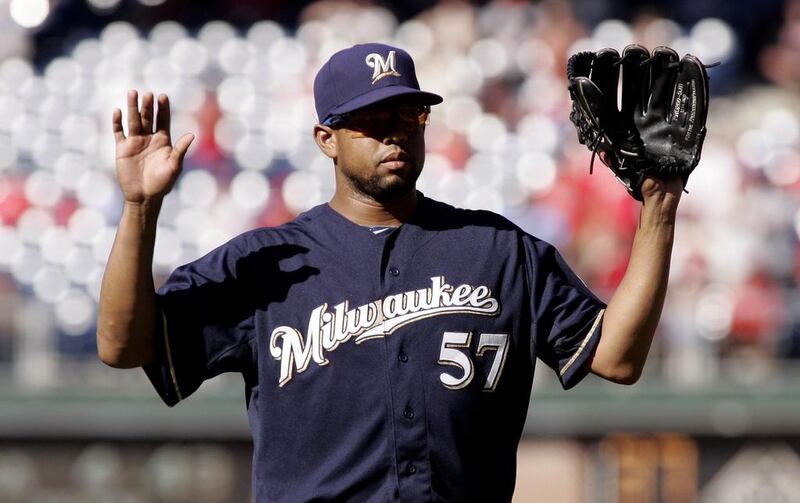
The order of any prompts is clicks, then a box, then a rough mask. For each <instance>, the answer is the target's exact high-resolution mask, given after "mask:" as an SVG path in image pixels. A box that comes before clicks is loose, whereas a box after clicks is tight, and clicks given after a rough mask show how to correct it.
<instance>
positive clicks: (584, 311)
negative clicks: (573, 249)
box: [525, 236, 606, 389]
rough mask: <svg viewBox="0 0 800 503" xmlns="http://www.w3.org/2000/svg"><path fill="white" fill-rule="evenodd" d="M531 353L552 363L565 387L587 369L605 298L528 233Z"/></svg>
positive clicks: (558, 255)
mask: <svg viewBox="0 0 800 503" xmlns="http://www.w3.org/2000/svg"><path fill="white" fill-rule="evenodd" d="M526 239H527V241H526V246H525V248H526V252H527V264H526V266H527V271H528V279H529V281H530V303H531V315H532V325H533V326H532V334H533V337H532V340H531V343H532V344H533V345H534V348H533V350H534V354H536V356H537V357H539V358H540V359H541V360H542V361H543V362H544V363H545V364H547V365H548V366H549V367H550V368H552V369H553V370H554V371H555V372H556V373H557V374H558V377H559V380H560V381H561V385H562V386H563V387H564V389H569V388H572V387H573V386H575V385H576V384H578V383H579V382H580V381H581V380H582V379H583V378H584V377H586V375H587V374H588V373H589V365H588V361H589V359H590V358H591V356H592V353H593V352H594V350H595V348H596V347H597V343H598V342H599V340H600V335H601V326H602V319H603V314H604V312H605V308H606V304H605V303H604V302H602V301H601V300H600V299H598V298H597V297H596V296H595V295H594V294H593V293H592V292H591V291H590V290H589V288H588V287H587V286H586V284H585V283H584V282H583V281H582V280H581V279H580V278H579V277H578V276H577V275H576V274H575V273H574V272H573V271H572V269H570V267H569V265H568V264H567V263H566V261H565V260H564V259H563V257H562V256H561V254H560V253H559V252H558V251H557V250H556V249H555V248H554V247H553V246H552V245H550V244H548V243H546V242H544V241H540V240H537V239H536V238H532V237H530V236H526Z"/></svg>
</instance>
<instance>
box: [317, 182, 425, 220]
mask: <svg viewBox="0 0 800 503" xmlns="http://www.w3.org/2000/svg"><path fill="white" fill-rule="evenodd" d="M329 204H330V207H331V208H333V209H334V210H335V211H337V212H338V213H339V214H341V215H342V216H344V217H345V218H346V219H348V220H350V221H351V222H353V223H356V224H358V225H363V226H366V227H373V226H376V225H385V226H388V227H397V226H399V225H401V224H403V223H404V222H407V221H408V219H409V218H411V215H413V214H414V210H415V209H416V208H417V191H416V190H411V191H410V192H408V193H406V194H404V195H402V196H400V197H399V198H397V199H393V200H391V201H376V200H375V199H372V198H371V197H369V196H366V195H362V194H355V193H352V194H350V193H344V192H343V191H340V190H337V191H336V193H335V194H334V195H333V198H332V199H331V201H330V203H329Z"/></svg>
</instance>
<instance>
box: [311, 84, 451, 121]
mask: <svg viewBox="0 0 800 503" xmlns="http://www.w3.org/2000/svg"><path fill="white" fill-rule="evenodd" d="M401 96H402V97H409V98H413V99H410V100H409V101H415V102H417V103H421V104H423V105H438V104H439V103H441V102H442V101H444V98H442V97H441V96H439V95H438V94H433V93H429V92H426V91H420V90H419V89H414V88H413V87H403V86H387V87H381V88H379V89H375V90H374V91H370V92H368V93H366V94H362V95H361V96H357V97H355V98H353V99H352V100H350V101H348V102H346V103H342V104H341V105H339V106H338V107H336V108H334V109H333V110H331V111H330V113H329V114H328V117H330V116H331V115H339V114H346V113H348V112H352V111H354V110H358V109H359V108H364V107H368V106H370V105H374V104H375V103H378V102H380V101H384V100H388V99H390V98H398V97H401ZM325 119H327V117H326V118H324V119H321V120H325Z"/></svg>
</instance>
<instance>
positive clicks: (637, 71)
mask: <svg viewBox="0 0 800 503" xmlns="http://www.w3.org/2000/svg"><path fill="white" fill-rule="evenodd" d="M649 57H650V53H649V52H648V51H647V49H645V48H644V47H642V46H641V45H636V44H631V45H629V46H627V47H625V50H624V51H622V106H621V108H620V110H621V111H622V115H623V117H625V119H626V120H630V121H631V122H634V121H635V119H638V118H641V117H642V115H643V112H644V109H645V107H646V104H647V98H648V96H649V94H650V68H649V65H642V63H643V62H644V61H645V60H646V59H648V58H649Z"/></svg>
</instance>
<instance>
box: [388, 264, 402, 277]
mask: <svg viewBox="0 0 800 503" xmlns="http://www.w3.org/2000/svg"><path fill="white" fill-rule="evenodd" d="M389 274H391V275H392V276H395V277H396V276H400V269H398V268H397V267H394V266H392V267H390V268H389Z"/></svg>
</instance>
